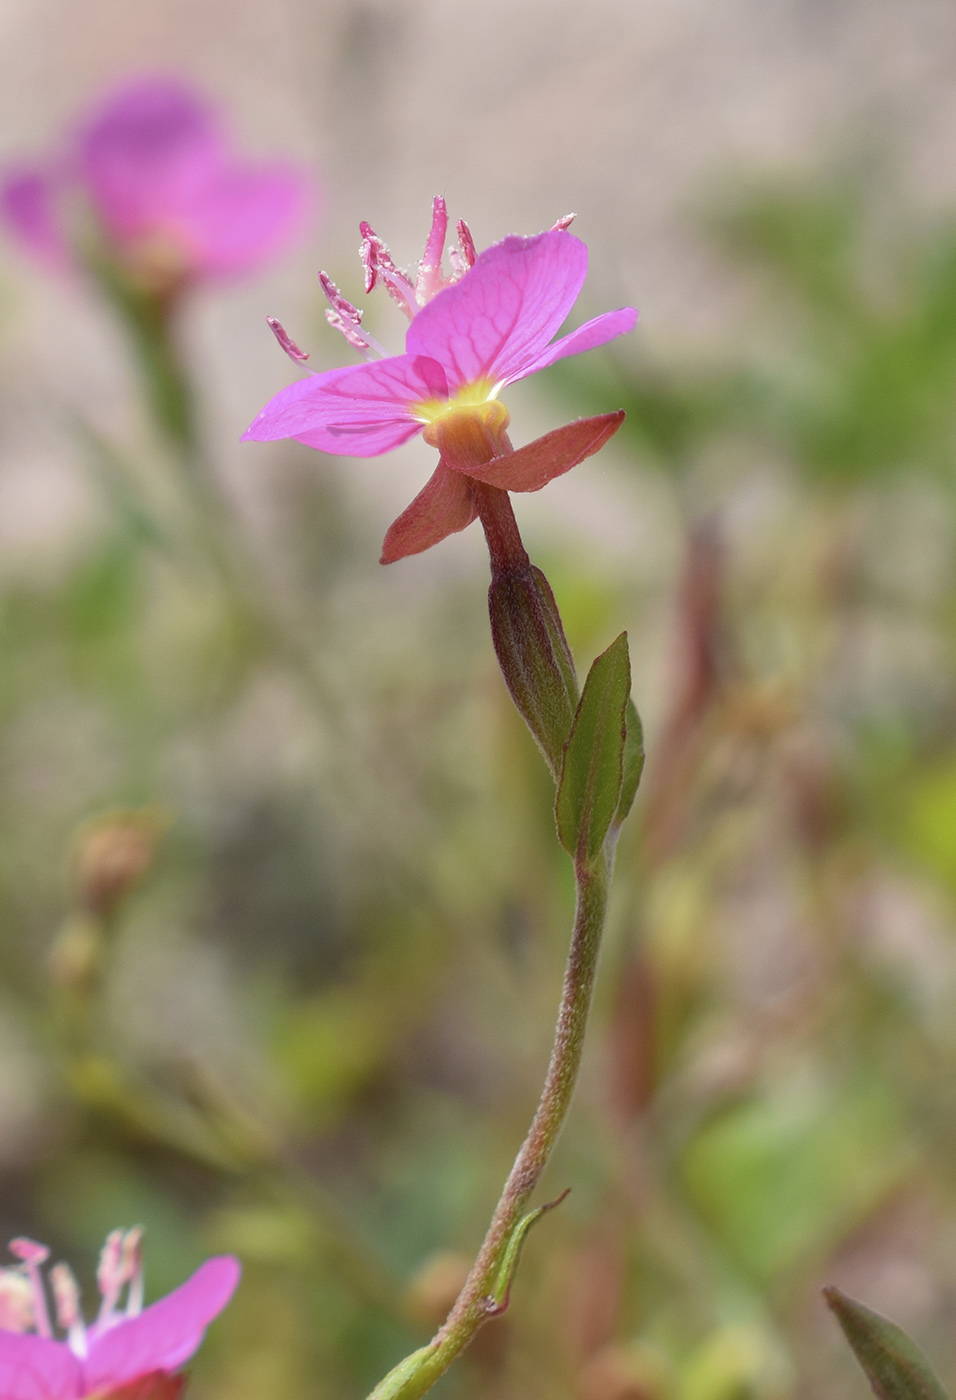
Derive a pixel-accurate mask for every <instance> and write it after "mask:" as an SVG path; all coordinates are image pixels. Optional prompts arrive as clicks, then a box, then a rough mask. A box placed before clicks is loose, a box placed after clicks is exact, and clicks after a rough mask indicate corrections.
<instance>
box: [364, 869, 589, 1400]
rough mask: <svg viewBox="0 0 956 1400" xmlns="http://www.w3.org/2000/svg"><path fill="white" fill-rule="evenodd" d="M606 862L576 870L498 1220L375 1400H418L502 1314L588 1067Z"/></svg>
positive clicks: (372, 1399) (372, 1398) (494, 1219)
mask: <svg viewBox="0 0 956 1400" xmlns="http://www.w3.org/2000/svg"><path fill="white" fill-rule="evenodd" d="M609 873H610V872H609V869H608V862H607V859H606V857H605V856H603V855H602V856H601V857H600V858H599V860H598V861H597V862H596V863H595V865H594V866H593V867H591V868H590V869H587V868H584V867H579V868H578V869H577V870H576V872H575V875H576V884H577V907H576V911H575V918H574V931H573V933H572V936H571V948H570V952H569V954H568V963H567V967H566V969H565V974H564V990H563V993H562V996H561V1006H560V1009H559V1012H558V1022H557V1027H556V1030H555V1038H554V1048H553V1050H552V1052H551V1062H550V1064H549V1065H548V1073H547V1078H546V1079H545V1083H544V1089H543V1090H542V1093H541V1099H540V1101H539V1103H538V1108H537V1111H536V1113H535V1115H534V1118H533V1120H532V1122H531V1127H530V1129H529V1130H528V1136H527V1137H526V1138H525V1140H524V1143H523V1144H522V1146H521V1150H520V1151H519V1153H518V1155H517V1157H516V1158H515V1162H514V1166H513V1167H512V1168H511V1172H510V1174H509V1176H508V1179H507V1181H506V1182H505V1185H504V1189H503V1190H502V1193H501V1196H500V1198H499V1201H498V1205H497V1207H496V1209H495V1213H494V1215H493V1217H492V1220H491V1224H490V1225H489V1227H488V1232H487V1234H486V1235H485V1239H484V1243H483V1244H482V1246H481V1249H480V1251H479V1253H478V1257H477V1259H476V1260H475V1263H474V1265H473V1267H472V1270H471V1273H470V1274H469V1275H468V1278H467V1280H466V1282H465V1286H464V1288H463V1289H462V1291H461V1293H460V1294H459V1297H458V1300H457V1302H456V1303H455V1305H454V1307H453V1308H452V1310H451V1312H450V1313H449V1315H448V1318H447V1319H446V1321H445V1323H444V1325H443V1326H442V1327H441V1328H440V1330H439V1331H438V1332H437V1333H436V1335H435V1337H434V1338H433V1339H432V1341H431V1342H430V1343H429V1344H428V1346H426V1347H423V1348H422V1349H421V1350H420V1351H417V1352H415V1353H414V1355H413V1356H410V1357H408V1358H407V1359H406V1360H405V1361H403V1362H402V1363H401V1364H400V1365H399V1366H397V1367H396V1368H395V1370H393V1371H391V1372H390V1373H389V1374H388V1375H387V1376H386V1377H385V1379H384V1380H383V1381H381V1382H380V1383H379V1385H377V1386H376V1388H375V1390H374V1391H373V1392H372V1394H371V1396H370V1397H369V1400H418V1397H419V1396H422V1395H424V1394H425V1393H426V1392H427V1391H428V1390H430V1389H431V1387H432V1386H433V1385H434V1384H435V1382H436V1381H437V1380H438V1378H439V1376H441V1375H443V1374H444V1372H445V1371H447V1369H448V1367H449V1366H450V1365H451V1363H452V1362H453V1361H454V1360H455V1358H456V1357H457V1356H458V1355H459V1353H460V1352H462V1351H463V1350H464V1348H465V1347H466V1346H467V1345H468V1343H469V1342H470V1341H471V1339H472V1338H473V1337H474V1335H475V1333H476V1332H477V1331H478V1330H479V1328H480V1327H481V1326H482V1325H483V1324H484V1323H486V1322H487V1321H488V1320H489V1319H490V1318H491V1317H494V1316H495V1315H496V1314H497V1313H499V1312H500V1311H501V1310H502V1309H501V1308H500V1307H499V1306H498V1305H497V1304H496V1303H495V1300H494V1297H493V1294H494V1289H495V1284H496V1282H497V1279H498V1276H499V1273H500V1271H501V1267H502V1263H503V1260H504V1256H505V1253H506V1251H507V1248H508V1244H509V1241H510V1240H511V1238H512V1236H513V1235H514V1232H515V1230H516V1228H517V1226H518V1225H519V1223H520V1221H521V1218H522V1216H523V1214H524V1211H525V1207H526V1205H527V1203H528V1200H529V1198H530V1196H531V1193H532V1192H533V1191H534V1189H535V1187H536V1186H537V1184H538V1182H539V1180H540V1179H541V1175H542V1173H543V1172H544V1169H545V1167H546V1166H547V1164H548V1160H549V1158H550V1156H551V1152H552V1150H553V1148H554V1144H555V1142H556V1141H557V1138H558V1134H559V1133H560V1131H561V1128H562V1126H563V1124H564V1120H565V1118H566V1117H567V1114H568V1109H569V1107H570V1104H571V1097H572V1094H573V1093H574V1086H575V1083H576V1081H577V1077H578V1070H579V1069H580V1066H581V1055H582V1052H583V1049H584V1035H585V1030H586V1028H587V1020H588V1012H589V1010H590V1006H591V996H592V992H593V990H594V979H595V974H596V972H597V962H598V952H599V949H600V945H601V934H602V931H603V928H604V920H605V915H606V912H607V892H608V881H609Z"/></svg>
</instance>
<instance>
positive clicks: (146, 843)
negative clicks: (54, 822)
mask: <svg viewBox="0 0 956 1400" xmlns="http://www.w3.org/2000/svg"><path fill="white" fill-rule="evenodd" d="M163 826H164V823H163V821H162V819H161V817H160V816H159V814H158V813H157V812H156V810H155V809H153V808H143V809H141V810H139V811H135V810H130V811H116V812H107V813H105V814H104V815H103V816H101V817H96V818H94V819H93V820H92V821H91V822H88V823H86V824H85V825H84V826H83V827H81V828H80V832H79V836H78V839H77V842H76V846H75V854H74V860H73V868H74V878H75V880H76V885H77V889H78V893H79V897H80V903H81V904H82V905H83V906H84V908H86V909H88V910H89V911H90V913H91V914H93V915H94V916H95V917H97V918H102V917H104V916H106V915H109V914H111V913H112V912H113V910H114V909H115V908H116V906H117V904H118V903H119V902H120V900H122V899H123V898H124V897H125V896H126V895H127V894H129V893H130V891H131V890H132V889H133V888H134V887H135V886H136V885H137V884H138V883H139V881H140V880H141V879H142V877H143V876H144V875H145V873H146V871H147V870H148V868H149V866H150V863H151V862H152V859H153V852H154V850H155V849H156V843H157V841H158V840H159V837H160V835H161V834H162V830H163Z"/></svg>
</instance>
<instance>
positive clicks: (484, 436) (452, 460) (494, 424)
mask: <svg viewBox="0 0 956 1400" xmlns="http://www.w3.org/2000/svg"><path fill="white" fill-rule="evenodd" d="M443 409H444V411H443V412H442V413H439V414H436V416H435V417H434V418H433V419H431V420H430V421H429V422H428V424H427V426H426V428H425V431H424V433H423V434H422V436H423V437H424V439H425V441H426V442H427V443H428V445H429V446H430V447H437V448H438V450H439V452H440V453H441V455H442V460H443V461H445V462H446V463H447V464H448V465H449V466H450V467H454V468H455V470H456V471H460V472H465V473H466V475H467V473H468V469H469V467H480V466H484V464H485V463H486V462H490V461H492V460H493V459H494V458H495V457H500V456H502V455H503V454H504V453H506V452H510V451H511V444H510V443H509V441H508V435H507V431H506V429H507V427H508V424H509V423H510V422H511V418H510V415H509V413H508V410H507V409H506V408H505V406H504V404H503V403H499V402H498V400H497V399H487V398H486V399H483V400H477V401H474V400H472V401H471V402H463V401H462V399H461V396H460V395H459V396H456V398H454V399H452V400H450V401H449V402H447V403H445V404H444V405H443Z"/></svg>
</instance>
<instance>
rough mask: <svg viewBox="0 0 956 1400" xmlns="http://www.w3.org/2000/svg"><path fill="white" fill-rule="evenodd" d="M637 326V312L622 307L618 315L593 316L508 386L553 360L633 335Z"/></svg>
mask: <svg viewBox="0 0 956 1400" xmlns="http://www.w3.org/2000/svg"><path fill="white" fill-rule="evenodd" d="M636 323H637V312H636V311H635V310H634V308H633V307H632V306H625V307H623V308H622V310H620V311H605V312H604V315H603V316H595V317H594V319H593V321H585V323H584V325H583V326H578V328H577V330H576V331H572V332H571V334H570V335H565V336H562V337H561V339H560V340H556V341H555V342H554V344H553V345H549V346H548V348H547V349H546V350H544V351H542V353H541V354H540V355H539V356H538V358H537V359H536V360H533V361H532V362H531V364H529V365H526V366H525V367H524V369H523V370H522V371H521V373H520V374H516V375H513V376H512V378H511V379H509V381H508V382H509V383H513V382H514V380H515V379H524V378H525V377H526V376H527V375H529V374H537V372H538V370H539V369H547V367H548V365H553V364H554V362H555V360H563V359H564V357H565V355H580V354H581V353H582V352H583V351H585V350H594V349H596V347H597V346H598V345H606V344H607V342H608V341H609V340H614V339H615V338H616V337H617V336H619V335H626V334H627V332H628V331H632V330H633V329H634V326H635V325H636Z"/></svg>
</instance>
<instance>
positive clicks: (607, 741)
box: [555, 632, 631, 865]
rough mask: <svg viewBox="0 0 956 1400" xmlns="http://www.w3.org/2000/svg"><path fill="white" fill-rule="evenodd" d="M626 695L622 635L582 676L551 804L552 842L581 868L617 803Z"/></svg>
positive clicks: (627, 661) (600, 842)
mask: <svg viewBox="0 0 956 1400" xmlns="http://www.w3.org/2000/svg"><path fill="white" fill-rule="evenodd" d="M630 691H631V663H630V658H629V657H628V652H627V633H626V632H622V633H621V635H620V636H619V637H618V638H617V640H616V641H614V642H612V643H611V645H610V646H609V647H608V649H607V651H605V652H602V653H601V655H600V656H599V657H598V658H597V660H596V661H595V662H594V665H593V666H592V667H591V670H590V671H589V672H588V678H587V680H586V681H585V683H584V693H583V694H582V696H581V703H580V704H579V705H578V709H577V714H576V715H575V716H574V723H573V724H572V726H571V733H570V736H569V738H568V743H567V747H566V749H565V751H564V763H563V766H562V769H561V781H560V783H559V785H558V797H557V801H556V803H555V817H556V819H557V823H558V838H559V840H560V841H561V844H562V845H563V846H564V848H565V850H566V851H568V852H569V853H570V855H571V856H572V857H573V858H574V859H575V860H576V861H582V862H584V864H586V865H588V864H591V863H592V862H593V861H594V860H595V858H596V857H597V855H598V854H599V852H600V851H601V848H602V846H603V845H604V838H605V837H606V836H607V834H608V832H609V831H610V829H611V822H612V821H613V820H614V816H615V813H616V812H617V809H618V803H619V801H620V798H621V794H622V787H623V781H624V750H625V745H626V740H627V726H626V721H625V711H626V707H627V702H628V697H629V695H630Z"/></svg>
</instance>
